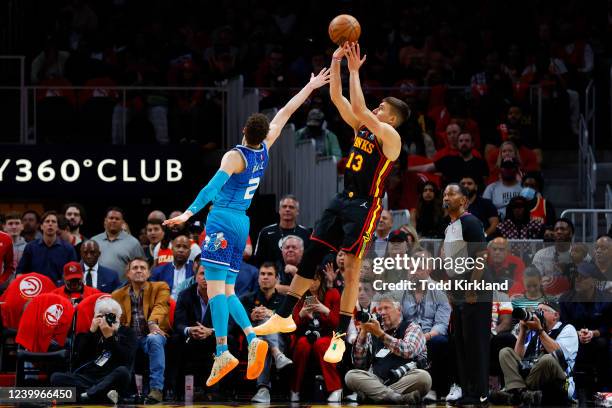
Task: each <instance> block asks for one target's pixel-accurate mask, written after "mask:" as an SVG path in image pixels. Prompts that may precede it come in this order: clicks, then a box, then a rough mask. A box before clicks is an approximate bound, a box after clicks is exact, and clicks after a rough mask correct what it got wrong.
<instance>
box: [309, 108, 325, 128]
mask: <svg viewBox="0 0 612 408" xmlns="http://www.w3.org/2000/svg"><path fill="white" fill-rule="evenodd" d="M323 119H325V114H324V113H323V112H322V111H321V110H320V109H311V110H310V112H308V117H307V118H306V126H321V125H322V124H323Z"/></svg>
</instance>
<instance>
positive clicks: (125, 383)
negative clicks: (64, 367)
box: [51, 297, 137, 404]
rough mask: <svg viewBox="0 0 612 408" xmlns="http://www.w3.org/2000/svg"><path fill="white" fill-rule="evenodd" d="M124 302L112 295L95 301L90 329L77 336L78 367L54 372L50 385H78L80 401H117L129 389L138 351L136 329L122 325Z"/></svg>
mask: <svg viewBox="0 0 612 408" xmlns="http://www.w3.org/2000/svg"><path fill="white" fill-rule="evenodd" d="M121 314H122V311H121V306H120V305H119V303H117V302H116V301H115V300H113V299H111V298H110V297H103V298H101V299H99V300H98V301H97V302H96V307H95V312H94V318H93V319H92V321H91V327H90V328H89V332H88V333H84V334H81V335H79V336H78V337H77V340H76V342H75V348H76V350H77V353H76V358H77V363H76V365H75V366H76V367H78V368H76V369H75V370H74V371H72V372H70V373H54V374H53V375H52V376H51V385H53V386H55V387H76V388H77V395H78V396H79V401H81V402H94V401H97V402H106V403H108V402H109V400H110V401H112V402H113V403H115V404H116V403H117V401H118V400H119V398H120V397H121V396H123V395H124V394H125V393H126V392H127V388H128V387H129V385H130V382H131V378H132V366H133V360H134V355H135V354H136V349H137V342H136V333H134V331H133V330H132V329H131V328H130V327H127V326H121V325H120V324H119V320H120V318H121Z"/></svg>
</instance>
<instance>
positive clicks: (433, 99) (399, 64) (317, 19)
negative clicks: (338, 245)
mask: <svg viewBox="0 0 612 408" xmlns="http://www.w3.org/2000/svg"><path fill="white" fill-rule="evenodd" d="M59 3H60V4H58V3H57V2H51V3H47V4H45V5H43V6H41V9H40V11H39V14H38V16H37V17H32V18H34V19H38V20H39V21H36V24H31V25H30V26H31V27H35V29H34V30H35V31H34V32H33V33H30V34H31V35H30V37H31V38H32V39H33V40H32V41H31V44H29V48H28V49H26V50H24V52H25V53H26V55H28V56H29V59H30V61H31V64H30V66H31V73H30V75H29V77H30V83H31V84H33V85H38V86H40V87H41V89H40V91H39V92H37V100H38V101H39V103H42V104H43V105H44V104H45V103H46V104H47V105H49V106H48V109H47V110H45V109H42V114H41V115H39V121H41V122H42V124H43V125H46V126H39V127H38V131H39V132H40V135H39V136H40V138H39V139H40V140H41V141H43V142H44V141H46V142H53V141H67V140H72V138H74V134H71V131H70V129H67V128H65V127H64V129H63V130H64V132H63V133H62V132H59V131H58V129H57V128H56V127H54V126H57V124H58V123H59V122H60V120H59V119H58V117H59V116H58V115H59V114H63V115H66V114H67V113H68V112H72V111H74V110H75V109H76V110H79V111H82V112H83V118H84V120H83V121H84V122H85V119H87V121H89V122H94V121H95V123H98V124H100V123H101V122H102V120H101V117H102V116H104V114H106V115H107V116H108V115H110V116H111V117H113V121H112V125H111V121H110V120H107V122H108V123H107V124H106V125H104V126H102V127H101V128H100V129H92V131H93V132H91V133H90V138H89V140H92V141H93V140H96V136H100V135H101V134H102V133H103V132H106V133H107V135H106V136H105V138H106V139H102V140H111V139H110V135H111V134H112V135H113V139H112V140H118V139H117V136H118V135H117V134H118V133H120V132H122V131H123V126H122V125H123V121H124V119H126V118H127V121H128V123H127V133H128V136H129V138H128V141H129V142H143V141H144V142H157V143H161V144H165V143H169V142H172V143H178V142H187V143H190V142H192V143H197V144H199V145H201V146H202V147H204V148H206V149H214V148H215V147H218V146H219V139H218V134H219V132H218V131H219V130H220V129H219V127H220V126H221V123H222V122H221V120H220V119H219V118H220V115H221V111H222V109H223V107H222V98H221V96H220V94H219V93H218V92H216V91H210V90H204V89H201V88H197V87H216V86H222V85H224V84H226V83H227V81H228V80H229V79H231V78H234V77H236V76H237V75H242V76H243V77H244V78H245V83H246V85H247V86H252V87H257V88H259V89H260V95H261V101H260V107H261V108H262V109H266V108H269V107H277V106H280V105H281V104H282V103H283V102H284V99H286V98H287V97H288V96H290V94H291V92H292V91H291V88H294V87H299V86H302V85H303V83H304V82H305V81H307V79H308V77H309V75H310V72H319V71H320V69H321V68H322V67H323V66H326V65H328V64H329V59H330V56H331V53H332V52H333V44H331V42H330V41H329V38H328V37H327V25H328V23H329V21H330V20H331V19H332V18H333V17H334V16H335V15H336V14H340V13H341V12H348V13H349V14H353V15H355V16H356V17H357V18H358V19H359V21H360V22H361V25H362V29H363V35H362V37H361V39H360V41H361V42H362V49H365V50H366V53H367V54H368V55H369V58H368V62H367V63H366V65H365V68H364V69H365V71H364V72H363V74H362V75H363V78H362V82H363V85H364V90H365V92H366V96H367V97H368V99H373V100H379V99H380V98H379V97H380V95H381V92H382V91H381V90H380V89H377V88H380V87H394V88H395V91H394V94H396V95H395V96H398V97H400V98H401V99H403V100H405V101H406V102H407V103H408V104H409V105H410V107H411V109H412V111H413V113H414V115H413V120H411V121H410V123H408V124H407V125H406V126H405V129H403V130H402V132H401V133H402V135H403V136H404V138H405V139H406V145H407V148H409V149H412V151H413V152H414V151H416V152H419V153H420V154H422V155H427V156H428V157H431V154H433V152H432V150H431V148H432V144H433V145H435V147H436V148H437V149H444V148H445V147H447V142H446V140H445V138H444V136H443V134H444V129H445V127H446V125H447V124H449V123H451V122H457V123H459V124H460V126H461V127H462V128H463V129H464V131H467V132H468V133H470V134H472V137H473V143H474V146H475V148H476V149H479V150H480V149H484V148H485V147H487V146H495V145H499V143H501V142H502V141H504V140H506V138H510V139H512V137H513V134H515V135H516V134H518V137H520V138H522V139H523V141H524V144H525V145H526V146H528V147H530V148H534V147H537V144H538V139H537V135H536V134H535V133H536V132H535V131H534V128H533V126H532V127H531V128H529V127H528V126H527V127H526V126H525V125H529V124H532V125H533V124H534V122H535V120H536V118H535V117H534V107H533V105H532V104H531V103H530V102H531V101H530V92H529V87H530V86H539V87H541V88H542V98H543V111H542V115H543V118H542V120H543V122H544V129H545V135H544V136H545V139H546V140H549V141H550V140H554V141H555V142H557V143H558V142H559V141H560V140H561V139H563V138H567V139H569V140H571V137H570V135H571V134H572V133H576V131H577V125H578V112H579V110H580V102H579V93H580V92H582V91H583V90H584V88H585V86H586V83H587V82H588V80H589V79H590V78H591V77H592V76H593V73H594V71H595V68H596V64H595V62H596V61H597V58H599V57H602V56H605V55H606V53H607V52H609V50H607V49H606V46H605V35H606V27H605V26H602V24H601V22H600V19H599V18H598V15H597V14H596V13H595V11H594V10H592V9H591V8H589V7H586V6H584V5H581V4H578V3H576V2H574V1H570V0H566V1H563V2H562V3H561V4H554V5H553V4H550V3H549V2H548V1H545V0H541V1H536V2H527V1H523V2H519V3H513V4H504V5H499V4H493V3H490V2H477V3H469V4H464V5H461V6H459V5H455V4H452V3H451V2H447V1H440V2H434V3H431V2H422V1H414V2H409V3H406V2H402V1H397V0H389V1H386V2H385V3H384V4H383V5H381V6H380V7H375V6H373V5H371V4H368V3H367V2H361V3H360V2H339V3H338V4H336V5H335V6H332V5H330V6H329V7H327V6H324V5H323V4H322V3H321V2H319V1H309V2H305V3H289V4H286V3H285V2H281V1H268V2H253V1H241V0H233V1H232V0H228V1H223V2H221V3H216V4H200V3H197V2H193V1H182V2H179V3H178V4H177V3H176V2H169V1H158V2H155V4H147V5H145V4H143V3H141V2H138V1H135V0H126V1H119V2H112V3H109V4H106V3H103V2H99V1H88V0H71V1H63V2H59ZM517 24H520V25H521V27H522V29H521V30H518V31H517V30H516V26H517ZM58 85H61V86H70V85H74V86H91V87H92V89H91V90H87V91H71V90H68V89H60V88H57V86H58ZM111 85H117V86H126V87H139V86H140V87H146V86H161V87H164V86H170V87H191V88H192V89H182V90H178V89H176V88H172V89H168V90H158V91H151V90H138V89H134V90H132V91H129V92H128V94H127V102H126V104H125V105H123V103H122V101H121V100H120V99H122V98H121V95H120V93H119V92H117V91H115V90H112V89H110V88H104V87H105V86H107V87H108V86H111ZM448 86H459V87H465V89H463V90H452V91H451V90H449V89H447V87H448ZM421 87H426V88H427V90H425V91H422V90H421V89H422V88H421ZM324 92H325V91H323V92H322V93H319V94H317V95H313V97H312V98H311V99H310V101H309V103H308V104H307V106H305V107H304V108H303V111H302V112H300V113H299V114H298V115H297V117H296V118H295V121H296V123H297V124H298V126H297V128H299V127H302V126H303V125H305V124H306V122H307V121H308V119H307V117H308V113H309V111H310V110H311V109H319V111H320V113H317V114H316V115H315V116H317V117H318V118H320V117H324V118H325V122H324V124H325V126H326V127H328V128H329V130H330V131H331V132H333V133H334V134H336V135H337V136H338V139H339V140H338V141H339V145H340V147H341V148H342V149H343V150H344V151H346V149H347V148H348V146H349V145H350V138H351V136H352V135H351V134H350V132H348V130H347V129H345V128H344V127H343V126H342V121H341V120H340V118H339V116H338V114H337V112H335V110H334V109H333V107H332V106H331V104H330V103H329V101H328V100H327V99H328V98H327V97H326V96H325V95H324ZM118 102H119V103H118ZM115 105H116V106H115ZM510 105H514V108H513V110H512V111H511V112H510V113H509V114H508V121H507V122H503V121H502V120H501V119H502V118H503V117H504V116H505V115H506V112H507V110H508V108H509V107H510ZM45 113H46V114H45ZM321 113H322V114H323V115H321ZM312 115H314V114H311V117H312ZM317 120H320V119H317ZM311 122H312V123H314V120H311ZM500 124H501V126H499V125H500ZM45 127H46V129H47V130H45ZM309 137H315V136H313V135H310V136H309ZM329 139H330V138H329V137H328V136H326V137H325V140H326V143H325V144H324V146H325V149H322V147H323V145H322V146H319V143H318V144H317V145H318V146H317V147H318V149H319V150H320V151H322V152H325V153H327V154H332V155H336V154H337V150H336V146H335V145H334V144H333V143H331V144H330V143H328V142H329ZM74 140H78V139H74ZM426 153H427V154H426ZM486 153H488V151H487V152H486ZM483 158H484V159H488V157H486V156H483ZM525 165H526V166H528V165H529V163H525Z"/></svg>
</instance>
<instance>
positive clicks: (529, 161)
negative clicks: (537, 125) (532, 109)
mask: <svg viewBox="0 0 612 408" xmlns="http://www.w3.org/2000/svg"><path fill="white" fill-rule="evenodd" d="M508 140H509V141H511V142H513V143H514V144H515V145H516V147H517V148H518V151H519V156H520V158H521V163H522V164H523V168H524V169H525V171H539V170H540V162H541V161H542V158H541V157H540V158H538V156H537V155H536V153H535V152H534V151H533V150H532V149H530V148H529V147H527V146H526V145H525V142H524V140H523V135H522V133H521V130H520V129H519V128H517V127H511V128H508Z"/></svg>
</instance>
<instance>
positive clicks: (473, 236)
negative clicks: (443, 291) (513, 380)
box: [443, 183, 491, 406]
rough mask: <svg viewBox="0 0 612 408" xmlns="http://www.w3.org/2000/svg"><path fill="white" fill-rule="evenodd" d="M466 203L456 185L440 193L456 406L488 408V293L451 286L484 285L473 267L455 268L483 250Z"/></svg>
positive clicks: (477, 223)
mask: <svg viewBox="0 0 612 408" xmlns="http://www.w3.org/2000/svg"><path fill="white" fill-rule="evenodd" d="M468 203H469V193H468V191H467V190H466V189H465V188H464V187H462V186H460V185H459V184H456V183H452V184H449V185H448V186H447V187H446V189H445V190H444V197H443V206H444V208H445V209H446V210H447V211H448V215H449V217H450V219H451V222H450V224H449V225H448V227H447V228H446V230H445V231H444V246H443V248H444V257H446V258H452V259H453V261H454V262H453V265H455V268H453V269H447V270H446V272H447V274H448V276H449V277H450V280H451V282H452V284H453V287H452V289H451V291H450V292H449V295H450V298H451V299H450V300H451V303H452V306H453V314H452V328H453V336H454V338H455V349H456V355H457V374H458V377H459V378H458V379H459V384H460V386H461V389H462V394H463V396H462V397H461V399H459V400H458V401H456V404H457V405H462V406H463V405H488V394H489V333H490V326H491V293H489V292H484V291H477V292H476V291H473V290H464V289H463V288H460V287H459V288H458V287H457V286H455V284H456V283H460V281H464V282H473V281H480V280H484V281H488V279H487V276H486V271H485V270H484V269H482V268H479V267H478V266H477V265H475V266H474V267H473V268H471V269H467V268H466V269H465V270H464V271H462V270H461V268H459V267H458V266H459V265H464V264H463V263H459V262H465V261H466V260H469V259H473V260H476V259H477V258H478V257H479V256H480V257H482V256H483V254H484V250H485V249H486V246H485V236H484V230H483V227H482V223H481V222H480V220H479V219H478V218H476V217H475V216H474V215H472V214H470V213H468V212H467V211H466V208H467V205H468ZM481 262H482V263H485V262H484V260H481ZM445 263H446V262H445ZM472 265H474V264H472ZM464 282H461V283H464ZM464 286H465V285H464Z"/></svg>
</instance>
